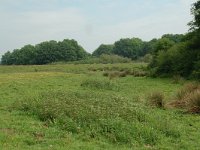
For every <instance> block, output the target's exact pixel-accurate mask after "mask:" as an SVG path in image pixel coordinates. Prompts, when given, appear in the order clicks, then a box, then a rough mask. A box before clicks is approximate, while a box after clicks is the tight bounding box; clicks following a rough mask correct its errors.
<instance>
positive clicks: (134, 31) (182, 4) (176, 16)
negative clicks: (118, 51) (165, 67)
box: [0, 0, 195, 55]
mask: <svg viewBox="0 0 200 150" xmlns="http://www.w3.org/2000/svg"><path fill="white" fill-rule="evenodd" d="M193 2H195V0H0V19H1V22H0V55H2V54H3V53H4V52H5V51H8V50H11V51H12V50H13V49H17V48H21V47H22V46H24V45H26V44H37V43H40V42H42V41H48V40H57V41H61V40H63V39H75V40H77V41H78V43H79V44H80V45H82V46H83V47H84V49H86V50H87V51H88V52H92V51H94V50H95V49H96V48H97V47H98V46H99V45H100V44H102V43H105V44H112V43H114V42H115V41H116V40H119V39H120V38H127V37H128V38H131V37H139V38H141V39H143V40H150V39H152V38H158V37H160V36H161V35H163V34H166V33H186V32H187V31H188V26H187V23H188V22H189V21H191V20H192V16H191V15H190V8H191V4H192V3H193Z"/></svg>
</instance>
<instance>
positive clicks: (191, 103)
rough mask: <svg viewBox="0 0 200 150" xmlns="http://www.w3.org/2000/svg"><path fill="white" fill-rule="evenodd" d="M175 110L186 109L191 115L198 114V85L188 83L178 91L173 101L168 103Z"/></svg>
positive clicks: (199, 87)
mask: <svg viewBox="0 0 200 150" xmlns="http://www.w3.org/2000/svg"><path fill="white" fill-rule="evenodd" d="M170 105H171V106H173V107H176V108H183V109H186V110H187V111H188V112H191V113H200V85H199V83H188V84H186V85H185V86H184V87H183V88H182V89H180V90H179V91H178V92H177V94H176V96H175V101H173V102H171V103H170Z"/></svg>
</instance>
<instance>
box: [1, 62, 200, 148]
mask: <svg viewBox="0 0 200 150" xmlns="http://www.w3.org/2000/svg"><path fill="white" fill-rule="evenodd" d="M144 67H145V64H139V63H137V64H133V63H130V64H107V65H105V64H95V65H94V64H93V65H73V64H67V65H65V64H63V65H45V66H0V89H1V90H0V95H1V97H0V122H1V124H0V149H3V150H4V149H22V150H23V149H73V150H74V149H75V150H76V149H77V150H78V149H85V150H88V149H89V150H90V149H91V150H93V149H97V150H98V149H122V150H123V149H124V150H128V149H198V146H199V144H200V141H199V138H200V135H199V132H200V131H199V128H198V127H199V125H200V123H199V116H198V115H192V114H184V113H183V112H182V111H181V110H179V109H165V110H164V109H159V108H157V107H153V108H152V107H151V106H148V105H146V95H147V94H148V93H150V92H153V91H163V94H164V95H165V99H166V101H168V99H171V97H172V96H173V95H174V94H175V93H176V92H177V91H179V89H180V88H181V87H182V85H181V84H179V83H177V84H173V83H172V81H173V79H159V78H157V79H156V78H148V77H134V76H132V75H127V76H126V77H123V78H120V77H116V78H113V79H112V80H110V79H109V78H108V77H107V76H103V75H102V74H103V73H104V72H106V71H108V72H112V71H113V72H115V71H117V72H124V71H125V70H140V69H143V68H144ZM35 70H37V71H35ZM94 70H95V71H94ZM188 135H189V136H188Z"/></svg>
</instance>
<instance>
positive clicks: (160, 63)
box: [149, 0, 200, 79]
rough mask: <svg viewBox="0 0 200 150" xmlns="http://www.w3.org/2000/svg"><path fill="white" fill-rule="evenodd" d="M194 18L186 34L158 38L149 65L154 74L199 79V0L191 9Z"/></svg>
mask: <svg viewBox="0 0 200 150" xmlns="http://www.w3.org/2000/svg"><path fill="white" fill-rule="evenodd" d="M191 11H192V14H193V15H194V20H193V21H192V22H191V23H190V24H189V25H190V27H191V32H189V33H188V34H186V35H184V36H183V35H169V34H168V35H164V36H163V37H162V38H161V39H160V40H158V42H157V44H156V46H155V51H154V53H153V60H152V62H151V63H150V65H149V67H150V68H151V71H152V75H154V76H166V75H167V76H174V75H180V76H183V77H186V78H189V77H192V78H196V79H200V69H199V68H200V61H199V60H200V29H199V27H200V23H199V20H200V13H199V12H200V1H199V0H198V1H197V2H196V3H194V4H193V7H192V9H191Z"/></svg>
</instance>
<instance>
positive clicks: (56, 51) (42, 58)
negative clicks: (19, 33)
mask: <svg viewBox="0 0 200 150" xmlns="http://www.w3.org/2000/svg"><path fill="white" fill-rule="evenodd" d="M87 55H88V54H87V53H86V52H85V50H84V49H83V48H82V47H81V46H79V45H78V43H77V42H76V41H75V40H67V39H65V40H63V41H62V42H56V41H48V42H42V43H40V44H37V45H36V46H32V45H26V46H24V47H23V48H21V49H18V50H14V51H13V52H12V53H11V52H7V53H5V54H4V55H3V56H2V62H1V63H2V64H3V65H29V64H38V65H41V64H47V63H52V62H57V61H75V60H80V59H84V58H86V56H87Z"/></svg>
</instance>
